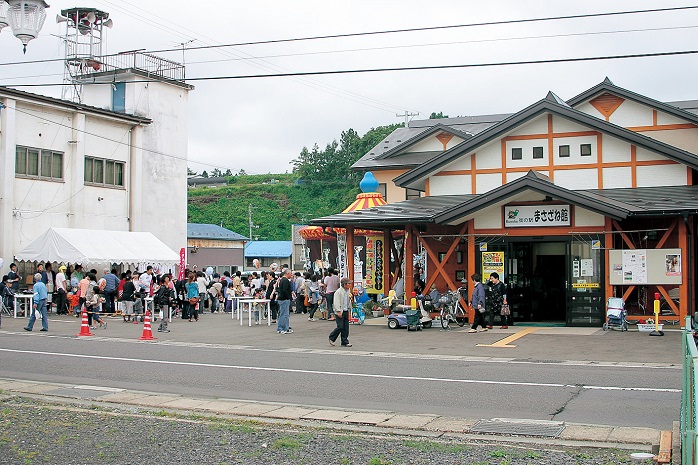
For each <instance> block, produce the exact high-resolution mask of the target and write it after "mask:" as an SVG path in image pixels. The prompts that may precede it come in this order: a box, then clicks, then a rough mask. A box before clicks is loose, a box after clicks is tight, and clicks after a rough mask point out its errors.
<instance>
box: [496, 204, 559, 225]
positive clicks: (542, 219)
mask: <svg viewBox="0 0 698 465" xmlns="http://www.w3.org/2000/svg"><path fill="white" fill-rule="evenodd" d="M570 224H571V223H570V206H569V205H516V206H506V207H504V227H507V228H521V227H540V226H569V225H570Z"/></svg>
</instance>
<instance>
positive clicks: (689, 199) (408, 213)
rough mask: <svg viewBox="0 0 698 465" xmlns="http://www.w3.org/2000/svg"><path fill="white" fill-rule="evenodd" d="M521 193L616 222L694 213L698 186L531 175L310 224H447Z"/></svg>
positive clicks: (321, 219) (697, 205)
mask: <svg viewBox="0 0 698 465" xmlns="http://www.w3.org/2000/svg"><path fill="white" fill-rule="evenodd" d="M524 191H534V192H538V193H540V194H542V195H545V196H549V197H552V198H554V199H555V200H562V201H565V202H569V203H570V204H572V205H576V206H580V207H582V208H585V209H588V210H590V211H594V212H596V213H599V214H602V215H604V216H608V217H610V218H616V219H624V218H628V217H639V216H653V217H657V216H667V215H680V214H684V213H687V214H689V215H695V214H698V185H696V186H661V187H636V188H621V189H587V190H570V189H565V188H563V187H560V186H557V185H555V184H553V183H552V182H551V181H550V178H548V177H547V176H545V175H542V174H540V173H537V172H535V171H533V170H531V171H529V172H528V173H527V174H526V175H525V176H523V177H521V178H519V179H516V180H514V181H511V182H509V183H507V184H505V185H503V186H500V187H497V188H495V189H492V190H491V191H489V192H486V193H484V194H480V195H467V194H466V195H443V196H430V197H420V198H419V199H413V200H406V201H403V202H398V203H394V204H388V205H384V206H381V207H376V208H370V209H368V210H361V211H360V212H352V213H339V214H336V215H330V216H325V217H322V218H316V219H314V220H312V221H311V224H316V225H322V226H347V225H354V226H358V227H368V228H370V227H380V226H381V225H400V226H402V225H405V224H407V223H410V224H426V223H436V224H448V223H452V222H455V221H457V220H459V219H461V218H465V217H466V216H468V215H472V214H474V213H477V212H478V211H480V210H482V209H483V208H486V207H488V206H491V205H494V204H496V203H500V202H502V201H506V200H507V199H509V198H511V197H512V196H515V195H516V194H518V193H521V192H524Z"/></svg>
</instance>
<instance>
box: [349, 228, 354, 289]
mask: <svg viewBox="0 0 698 465" xmlns="http://www.w3.org/2000/svg"><path fill="white" fill-rule="evenodd" d="M347 270H348V273H349V276H348V278H349V279H350V280H351V282H352V287H353V286H355V285H356V283H354V226H347Z"/></svg>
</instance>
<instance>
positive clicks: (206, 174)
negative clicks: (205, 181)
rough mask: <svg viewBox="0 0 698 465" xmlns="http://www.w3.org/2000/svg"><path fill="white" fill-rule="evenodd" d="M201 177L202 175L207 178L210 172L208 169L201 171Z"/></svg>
mask: <svg viewBox="0 0 698 465" xmlns="http://www.w3.org/2000/svg"><path fill="white" fill-rule="evenodd" d="M201 177H202V178H207V177H208V173H207V172H206V170H204V171H202V172H201Z"/></svg>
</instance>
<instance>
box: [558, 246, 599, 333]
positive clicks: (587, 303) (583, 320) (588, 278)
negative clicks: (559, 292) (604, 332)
mask: <svg viewBox="0 0 698 465" xmlns="http://www.w3.org/2000/svg"><path fill="white" fill-rule="evenodd" d="M591 239H593V238H590V240H588V241H572V242H571V243H568V244H567V250H568V252H567V254H566V255H567V258H568V262H567V278H566V279H567V282H566V288H567V325H568V326H601V325H603V323H604V321H605V319H606V311H605V303H604V301H603V296H604V289H603V286H602V283H603V278H604V274H603V260H602V254H601V252H602V250H601V248H600V244H602V242H601V241H598V244H599V247H595V248H592V243H595V242H596V241H594V240H591Z"/></svg>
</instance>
